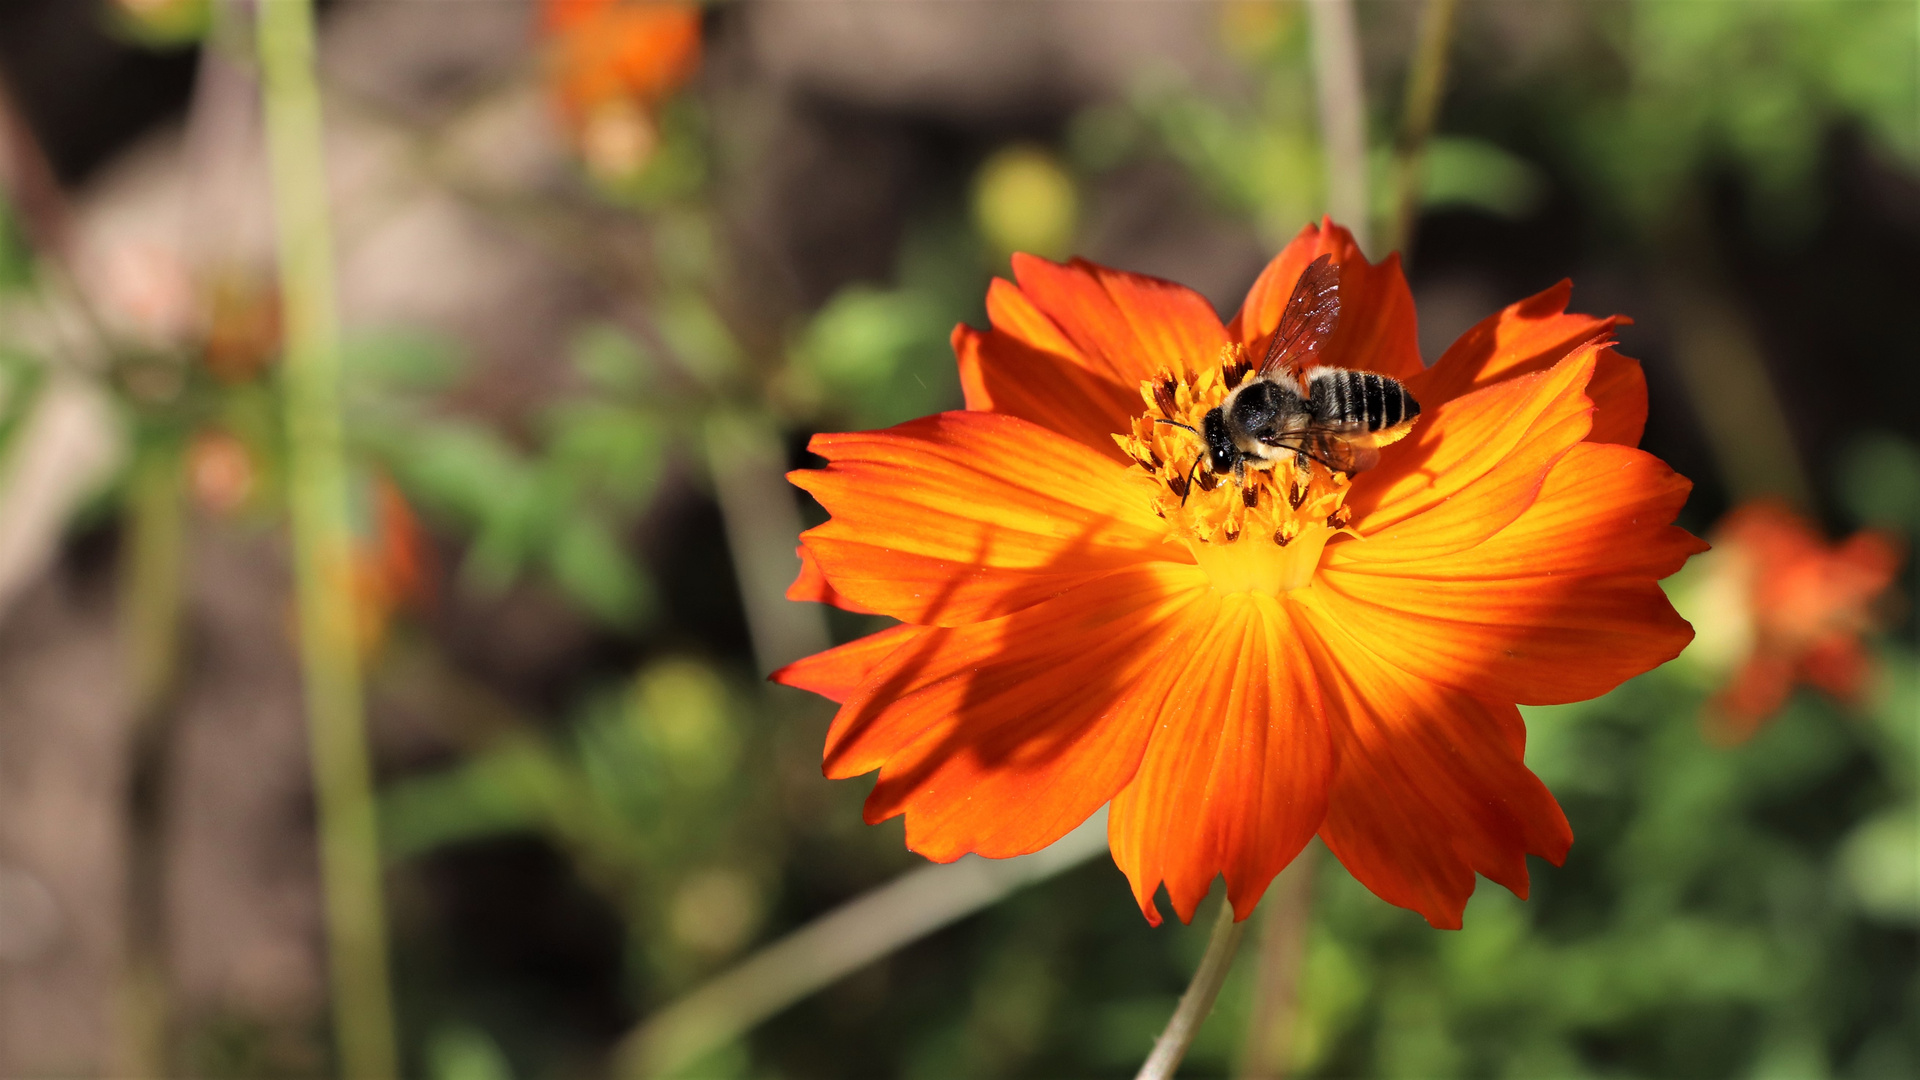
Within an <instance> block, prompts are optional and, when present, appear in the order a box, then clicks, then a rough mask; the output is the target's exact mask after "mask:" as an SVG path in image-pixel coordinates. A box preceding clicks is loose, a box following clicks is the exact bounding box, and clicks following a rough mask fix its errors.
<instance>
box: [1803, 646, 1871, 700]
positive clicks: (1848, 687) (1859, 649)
mask: <svg viewBox="0 0 1920 1080" xmlns="http://www.w3.org/2000/svg"><path fill="white" fill-rule="evenodd" d="M1872 671H1873V659H1872V657H1870V656H1869V655H1868V654H1867V650H1866V648H1865V646H1863V645H1861V644H1860V639H1859V638H1857V637H1854V636H1853V635H1851V634H1835V635H1833V636H1831V637H1829V638H1827V639H1826V640H1825V641H1822V642H1820V643H1819V644H1817V645H1815V646H1814V647H1813V648H1812V649H1809V650H1808V651H1807V655H1805V656H1803V657H1801V659H1800V675H1801V677H1802V678H1804V679H1805V680H1806V681H1807V682H1809V683H1812V684H1813V685H1814V686H1817V687H1819V688H1820V689H1822V690H1824V691H1826V692H1827V693H1828V694H1830V695H1832V696H1833V698H1834V700H1836V701H1840V702H1843V703H1846V704H1856V703H1858V702H1859V700H1860V698H1861V696H1862V695H1863V694H1864V693H1865V691H1866V686H1867V677H1868V676H1869V675H1870V674H1871V673H1872Z"/></svg>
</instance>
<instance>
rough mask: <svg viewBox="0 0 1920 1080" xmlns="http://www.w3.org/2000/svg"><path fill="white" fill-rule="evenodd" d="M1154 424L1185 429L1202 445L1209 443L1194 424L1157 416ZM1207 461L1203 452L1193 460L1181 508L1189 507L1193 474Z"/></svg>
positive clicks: (1181, 500) (1183, 492)
mask: <svg viewBox="0 0 1920 1080" xmlns="http://www.w3.org/2000/svg"><path fill="white" fill-rule="evenodd" d="M1153 422H1154V423H1156V424H1165V425H1167V426H1168V427H1177V428H1185V429H1187V430H1188V431H1191V432H1193V437H1194V438H1196V439H1199V440H1200V441H1201V442H1202V443H1205V442H1206V441H1207V437H1206V436H1205V435H1202V434H1200V429H1199V428H1197V427H1194V426H1193V425H1192V424H1183V423H1181V422H1180V421H1178V420H1162V419H1160V418H1159V417H1157V416H1156V417H1154V418H1153ZM1205 459H1206V454H1205V452H1204V451H1203V452H1202V453H1201V455H1200V456H1199V457H1196V458H1194V459H1193V468H1191V469H1188V470H1187V482H1186V485H1185V486H1184V487H1183V488H1182V490H1181V492H1180V505H1181V506H1185V505H1187V496H1189V495H1191V494H1193V474H1194V473H1197V472H1199V471H1200V462H1202V461H1203V460H1205Z"/></svg>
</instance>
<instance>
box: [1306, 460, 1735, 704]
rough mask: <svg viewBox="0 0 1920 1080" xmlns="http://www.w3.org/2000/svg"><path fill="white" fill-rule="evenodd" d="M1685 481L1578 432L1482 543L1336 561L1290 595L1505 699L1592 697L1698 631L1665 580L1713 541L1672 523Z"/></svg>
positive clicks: (1390, 649)
mask: <svg viewBox="0 0 1920 1080" xmlns="http://www.w3.org/2000/svg"><path fill="white" fill-rule="evenodd" d="M1687 487H1688V484H1687V482H1686V481H1685V480H1684V479H1682V478H1680V477H1678V476H1676V475H1675V474H1674V473H1673V472H1672V471H1671V470H1669V469H1668V468H1667V467H1666V466H1665V465H1664V464H1662V463H1661V462H1660V461H1659V459H1657V458H1654V457H1652V456H1650V455H1648V454H1644V453H1642V452H1640V451H1638V450H1633V449H1630V448H1627V447H1622V446H1614V445H1611V444H1602V443H1583V444H1580V445H1578V446H1575V447H1573V448H1572V449H1570V450H1569V451H1567V453H1566V455H1565V456H1564V457H1563V458H1562V459H1561V460H1560V462H1559V463H1558V464H1556V465H1555V466H1554V467H1553V469H1552V471H1551V472H1549V473H1548V474H1547V477H1546V479H1545V482H1544V483H1543V484H1542V485H1541V488H1540V492H1539V497H1538V498H1537V499H1535V500H1534V501H1533V503H1532V504H1531V505H1530V506H1529V507H1528V508H1527V510H1526V511H1525V512H1524V513H1522V514H1521V515H1520V516H1519V517H1518V518H1516V519H1515V520H1514V521H1513V523H1512V524H1510V525H1508V526H1507V527H1506V528H1504V529H1502V530H1501V531H1500V532H1498V533H1496V534H1494V535H1493V536H1492V537H1491V538H1489V539H1488V540H1486V541H1485V542H1484V543H1481V544H1480V545H1478V546H1476V547H1473V548H1470V549H1466V550H1462V551H1457V552H1454V553H1451V554H1448V555H1442V556H1436V557H1432V558H1428V559H1421V560H1415V561H1408V562H1391V563H1389V562H1360V561H1346V562H1342V563H1339V564H1338V565H1336V564H1335V563H1334V562H1333V561H1331V560H1330V561H1329V562H1328V563H1327V564H1326V565H1324V566H1322V567H1321V569H1320V573H1319V576H1318V577H1316V578H1315V580H1314V583H1313V586H1312V587H1311V588H1309V589H1305V590H1301V591H1300V592H1299V593H1297V594H1295V595H1297V596H1298V597H1299V598H1300V600H1301V602H1302V603H1304V604H1307V605H1309V606H1310V607H1312V609H1313V610H1314V612H1315V615H1316V616H1324V617H1325V618H1326V619H1329V620H1331V621H1332V622H1333V623H1335V624H1337V625H1339V626H1342V627H1345V628H1347V629H1348V630H1349V631H1350V632H1351V633H1352V634H1353V636H1354V637H1355V638H1357V639H1358V640H1360V641H1362V642H1364V643H1365V645H1366V647H1367V648H1368V649H1370V650H1372V651H1373V652H1374V653H1375V654H1376V655H1378V656H1379V657H1381V658H1382V659H1384V660H1386V661H1387V662H1388V663H1391V664H1393V665H1394V666H1396V667H1398V668H1400V669H1401V670H1402V671H1406V672H1408V673H1410V674H1413V675H1417V676H1420V677H1422V678H1426V679H1430V680H1432V681H1435V682H1440V683H1445V684H1447V685H1449V686H1452V687H1454V688H1456V689H1459V690H1464V691H1466V692H1468V693H1471V694H1478V695H1480V696H1482V697H1486V698H1489V699H1492V700H1496V701H1518V702H1521V703H1523V704H1535V705H1544V704H1557V703H1560V702H1567V701H1581V700H1585V699H1586V698H1590V697H1594V696H1596V695H1599V694H1602V693H1605V692H1606V691H1608V690H1611V689H1612V688H1613V687H1614V686H1616V685H1618V684H1619V683H1620V682H1621V681H1623V680H1625V679H1627V678H1629V677H1631V676H1633V675H1637V674H1639V673H1641V672H1643V671H1646V670H1648V669H1649V668H1653V667H1656V666H1658V665H1659V664H1662V663H1665V662H1666V661H1668V660H1671V659H1672V658H1673V657H1674V656H1676V655H1678V654H1679V652H1680V650H1681V649H1682V648H1683V647H1685V645H1686V643H1687V642H1688V641H1690V640H1692V638H1693V628H1692V627H1691V626H1689V625H1687V623H1686V621H1685V620H1683V619H1681V618H1680V616H1679V615H1677V614H1675V613H1674V610H1673V606H1672V605H1671V604H1669V603H1668V602H1667V597H1666V594H1665V593H1664V592H1662V591H1661V589H1660V587H1659V585H1658V584H1656V579H1657V578H1660V577H1664V576H1666V575H1667V574H1670V573H1672V572H1673V571H1675V570H1677V569H1679V567H1680V565H1681V564H1682V563H1684V562H1685V561H1686V559H1687V557H1688V556H1690V555H1692V554H1695V553H1697V552H1699V551H1702V550H1704V549H1705V545H1704V544H1702V543H1701V542H1700V541H1699V540H1697V539H1695V538H1694V537H1693V536H1691V535H1689V534H1688V533H1687V532H1686V531H1685V530H1683V529H1678V528H1674V527H1672V526H1670V525H1668V524H1667V522H1669V521H1671V520H1672V519H1673V516H1674V514H1675V513H1677V512H1678V510H1679V507H1680V504H1681V503H1682V502H1684V501H1685V496H1686V491H1687Z"/></svg>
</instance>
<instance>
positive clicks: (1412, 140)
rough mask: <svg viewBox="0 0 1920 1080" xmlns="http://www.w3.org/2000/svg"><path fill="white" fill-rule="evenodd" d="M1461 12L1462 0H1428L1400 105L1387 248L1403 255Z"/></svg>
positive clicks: (1416, 210)
mask: <svg viewBox="0 0 1920 1080" xmlns="http://www.w3.org/2000/svg"><path fill="white" fill-rule="evenodd" d="M1459 11H1460V0H1427V6H1426V9H1425V10H1424V11H1423V12H1422V13H1421V16H1420V38H1419V41H1418V42H1417V43H1416V44H1415V45H1414V50H1413V62H1412V63H1411V64H1410V65H1409V67H1408V69H1407V96H1406V100H1405V102H1404V103H1403V104H1402V106H1401V110H1400V144H1399V146H1398V147H1397V148H1396V153H1395V158H1396V159H1397V164H1398V168H1397V169H1396V170H1395V172H1396V175H1395V177H1394V185H1395V186H1394V200H1393V220H1392V221H1390V222H1388V224H1387V228H1388V230H1389V231H1388V233H1387V238H1386V239H1387V245H1386V246H1387V250H1389V251H1399V252H1401V257H1402V258H1403V259H1404V258H1406V252H1407V248H1408V246H1409V245H1410V244H1411V243H1412V241H1413V222H1414V218H1415V217H1416V216H1417V215H1418V214H1419V212H1420V188H1421V186H1422V181H1423V180H1424V179H1425V165H1426V155H1427V140H1428V139H1429V138H1431V137H1432V135H1433V122H1434V119H1435V117H1437V116H1438V115H1439V113H1440V99H1441V97H1443V96H1444V95H1445V93H1446V88H1447V47H1448V46H1449V45H1450V44H1452V42H1453V24H1454V16H1455V15H1457V14H1458V13H1459Z"/></svg>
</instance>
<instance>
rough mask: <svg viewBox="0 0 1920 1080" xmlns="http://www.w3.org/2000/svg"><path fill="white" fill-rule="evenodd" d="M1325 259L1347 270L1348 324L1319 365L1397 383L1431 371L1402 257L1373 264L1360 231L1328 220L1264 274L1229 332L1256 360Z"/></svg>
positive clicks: (1344, 320)
mask: <svg viewBox="0 0 1920 1080" xmlns="http://www.w3.org/2000/svg"><path fill="white" fill-rule="evenodd" d="M1322 255H1331V256H1333V263H1334V265H1335V266H1337V267H1339V268H1340V322H1339V324H1338V325H1336V326H1335V327H1334V330H1333V336H1332V338H1330V339H1329V340H1328V341H1327V343H1326V345H1325V346H1324V347H1323V348H1322V350H1321V353H1320V356H1319V358H1318V359H1316V360H1315V361H1314V362H1315V363H1318V364H1326V365H1328V366H1329V367H1343V368H1356V369H1361V370H1366V371H1378V372H1380V373H1382V374H1384V375H1391V376H1393V377H1394V378H1396V379H1406V378H1409V377H1411V376H1413V375H1415V374H1417V373H1418V372H1420V371H1421V370H1423V368H1424V366H1425V365H1424V364H1423V363H1422V362H1421V360H1420V336H1419V327H1418V323H1417V322H1416V320H1415V318H1414V312H1413V293H1412V291H1411V290H1409V289H1408V288H1407V277H1406V275H1405V274H1403V273H1401V272H1400V256H1399V255H1398V254H1393V255H1389V256H1387V257H1386V258H1385V259H1383V260H1381V261H1380V262H1377V263H1370V262H1368V261H1367V257H1366V256H1365V255H1363V254H1361V251H1360V245H1358V244H1356V243H1354V241H1353V234H1352V233H1350V232H1348V231H1347V230H1345V229H1343V228H1341V227H1340V226H1338V225H1335V224H1334V223H1333V222H1332V221H1331V220H1329V219H1325V218H1323V219H1321V222H1320V224H1318V225H1308V226H1307V227H1305V228H1303V229H1301V230H1300V232H1299V233H1298V234H1297V235H1296V236H1294V238H1293V240H1292V242H1290V243H1288V244H1287V246H1286V247H1285V248H1284V249H1283V250H1282V251H1281V252H1280V254H1278V255H1276V256H1274V259H1273V261H1272V262H1270V263H1268V264H1267V268H1266V269H1265V270H1262V271H1261V272H1260V276H1259V278H1257V279H1256V280H1255V281H1254V283H1253V288H1251V289H1249V290H1248V291H1247V299H1246V301H1245V302H1244V303H1242V304H1241V305H1240V312H1239V314H1237V315H1235V316H1234V317H1233V322H1232V323H1231V324H1230V325H1229V327H1228V333H1230V334H1232V335H1233V339H1234V340H1235V341H1239V342H1243V343H1245V344H1246V346H1247V349H1248V350H1249V351H1250V352H1252V353H1253V356H1254V359H1255V361H1256V362H1257V361H1258V360H1259V358H1260V357H1261V356H1263V355H1265V353H1266V348H1267V343H1268V341H1269V339H1270V338H1271V337H1272V335H1273V332H1274V329H1275V328H1277V327H1278V326H1279V325H1280V313H1281V312H1283V311H1285V310H1286V308H1287V301H1288V300H1289V299H1291V298H1292V297H1293V287H1294V285H1295V284H1296V283H1297V282H1299V280H1300V274H1301V272H1302V271H1304V270H1305V269H1306V268H1307V266H1308V264H1309V263H1312V262H1313V260H1315V259H1317V258H1319V257H1320V256H1322ZM1424 403H1425V402H1424V400H1423V401H1422V404H1424Z"/></svg>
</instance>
